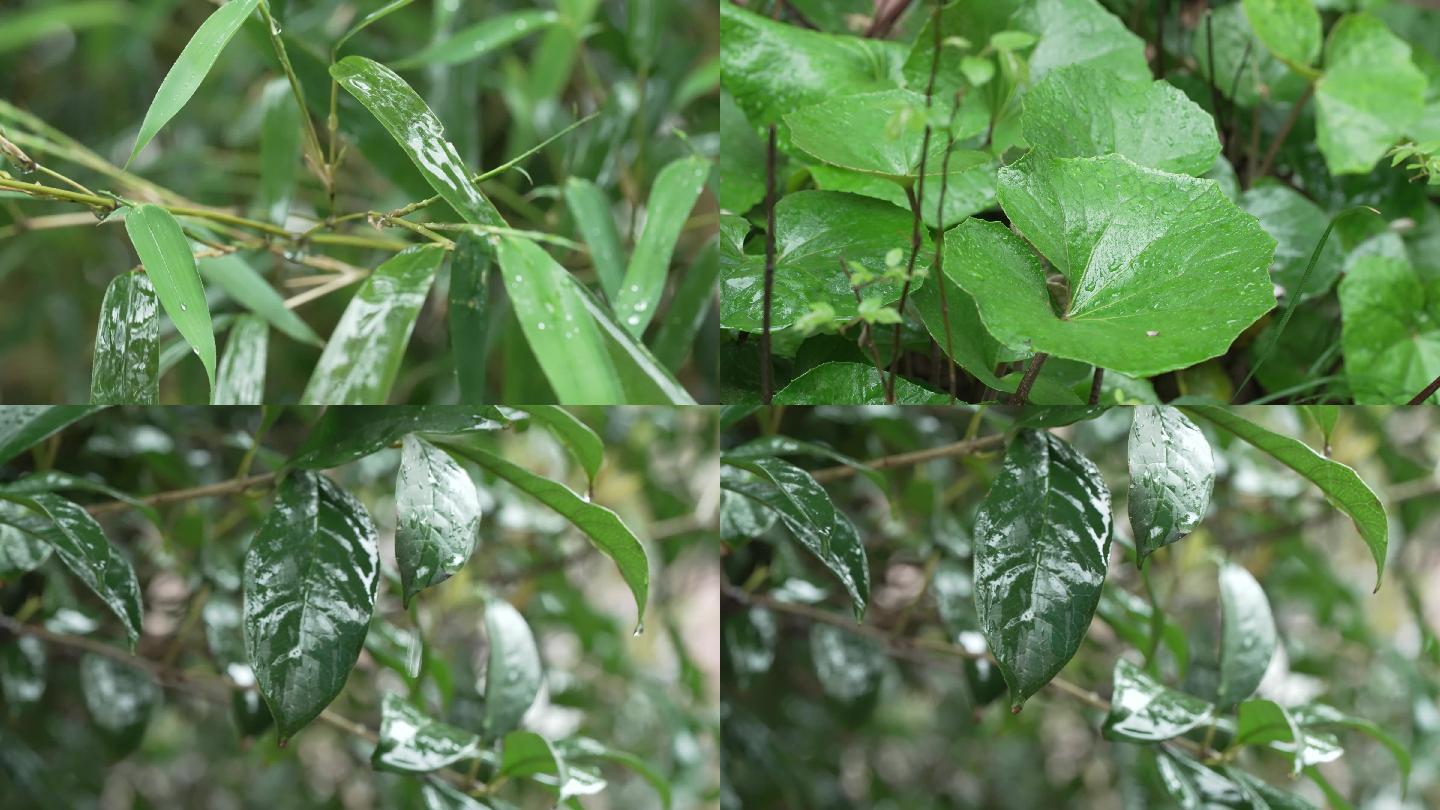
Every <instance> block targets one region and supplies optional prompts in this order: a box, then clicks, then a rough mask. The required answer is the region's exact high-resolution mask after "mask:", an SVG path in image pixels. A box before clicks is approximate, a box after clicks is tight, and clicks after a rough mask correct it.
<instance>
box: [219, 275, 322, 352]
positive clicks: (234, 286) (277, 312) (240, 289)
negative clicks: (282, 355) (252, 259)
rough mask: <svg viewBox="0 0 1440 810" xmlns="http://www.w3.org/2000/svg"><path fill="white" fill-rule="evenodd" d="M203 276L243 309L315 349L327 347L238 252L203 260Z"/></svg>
mask: <svg viewBox="0 0 1440 810" xmlns="http://www.w3.org/2000/svg"><path fill="white" fill-rule="evenodd" d="M200 275H201V276H204V278H205V280H206V281H207V282H209V283H211V284H214V285H215V286H217V287H219V288H220V289H222V290H224V291H225V294H226V295H228V296H230V297H231V298H233V299H235V300H236V301H237V302H238V303H239V304H240V305H241V306H243V307H245V308H246V309H248V310H250V311H251V312H253V313H255V314H256V315H259V316H260V317H262V318H264V319H265V320H267V321H269V322H270V325H271V326H273V327H275V328H276V329H279V330H280V331H281V332H284V333H285V334H287V335H289V336H290V337H292V338H294V339H296V340H298V341H300V342H301V343H309V344H310V345H312V346H323V345H325V341H323V340H321V339H320V336H319V335H317V334H315V330H313V329H311V328H310V325H309V324H307V323H305V322H304V321H302V320H300V316H298V315H296V314H295V313H294V312H292V311H290V310H289V309H286V308H285V299H283V298H281V297H280V293H277V292H275V288H274V287H271V286H270V284H269V283H267V282H266V281H265V279H264V278H262V277H261V275H260V274H259V273H257V272H255V270H254V268H252V267H251V266H250V265H249V263H247V262H246V261H245V260H244V259H242V258H241V257H240V255H239V254H236V253H228V254H226V255H224V256H212V257H209V258H204V259H201V260H200Z"/></svg>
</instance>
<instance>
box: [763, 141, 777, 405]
mask: <svg viewBox="0 0 1440 810" xmlns="http://www.w3.org/2000/svg"><path fill="white" fill-rule="evenodd" d="M774 294H775V125H774V124H771V125H770V138H769V141H768V142H767V143H766V146H765V290H764V300H763V301H762V307H763V314H762V315H761V318H762V321H763V322H762V325H761V331H760V401H761V402H764V403H765V404H766V405H769V404H770V400H771V399H772V398H774V396H775V379H774V376H773V375H774V370H773V369H772V368H771V366H770V362H771V361H770V308H771V304H772V303H773V301H772V299H773V297H774Z"/></svg>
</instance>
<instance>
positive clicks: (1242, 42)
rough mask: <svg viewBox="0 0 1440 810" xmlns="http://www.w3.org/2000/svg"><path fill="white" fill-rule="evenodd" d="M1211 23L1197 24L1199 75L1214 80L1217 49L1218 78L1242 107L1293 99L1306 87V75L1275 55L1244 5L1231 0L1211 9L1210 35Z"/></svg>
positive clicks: (1194, 44)
mask: <svg viewBox="0 0 1440 810" xmlns="http://www.w3.org/2000/svg"><path fill="white" fill-rule="evenodd" d="M1206 25H1207V23H1205V22H1201V23H1200V24H1199V25H1197V26H1195V33H1194V35H1193V36H1192V37H1191V40H1190V53H1192V54H1193V55H1194V57H1195V62H1196V65H1197V67H1198V69H1199V70H1198V73H1199V75H1200V76H1201V77H1202V78H1203V79H1204V80H1205V81H1206V82H1207V83H1208V82H1210V77H1211V75H1212V74H1211V70H1210V52H1211V51H1212V50H1213V51H1214V53H1215V70H1214V74H1213V75H1214V77H1215V79H1214V82H1213V84H1215V85H1216V86H1217V87H1218V88H1219V90H1220V92H1221V93H1222V94H1223V95H1224V96H1225V97H1226V98H1231V99H1232V100H1233V101H1234V102H1235V103H1236V104H1238V105H1240V106H1241V107H1245V108H1247V109H1248V108H1250V107H1253V106H1255V104H1256V102H1258V101H1262V100H1263V101H1264V102H1266V103H1272V102H1275V101H1284V102H1292V101H1295V100H1296V99H1297V98H1299V97H1300V94H1301V93H1303V92H1304V90H1305V84H1306V79H1305V78H1304V77H1302V76H1301V75H1300V74H1298V73H1296V72H1295V71H1293V70H1291V69H1290V68H1289V67H1288V66H1287V65H1286V64H1285V63H1284V62H1281V61H1280V60H1279V59H1277V58H1275V57H1274V56H1272V55H1271V53H1270V51H1269V50H1268V49H1267V48H1266V47H1265V46H1264V45H1262V44H1261V43H1260V38H1259V37H1257V36H1256V35H1255V31H1254V29H1253V28H1252V27H1251V25H1250V21H1249V20H1248V19H1246V17H1245V9H1244V6H1243V5H1242V4H1240V3H1231V4H1229V5H1224V6H1220V7H1218V8H1215V9H1214V10H1212V11H1211V12H1210V22H1209V23H1208V25H1209V27H1210V36H1209V38H1208V39H1207V38H1206V33H1205V32H1206Z"/></svg>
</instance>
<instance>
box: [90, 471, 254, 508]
mask: <svg viewBox="0 0 1440 810" xmlns="http://www.w3.org/2000/svg"><path fill="white" fill-rule="evenodd" d="M273 480H275V473H259V474H258V475H251V476H247V477H244V478H232V479H230V480H229V481H221V482H220V483H218V484H206V485H205V486H201V487H190V488H189V489H174V490H170V491H169V492H158V493H156V494H154V495H147V496H146V497H144V498H139V499H137V500H138V501H139V502H140V503H143V504H145V505H147V506H159V505H160V504H165V503H175V502H176V501H188V500H193V499H195V498H206V497H209V496H211V495H228V494H230V493H232V492H244V491H245V490H247V489H250V488H251V487H258V486H262V485H265V486H268V485H269V484H270V482H271V481H273ZM133 508H134V504H132V503H130V502H129V501H105V502H104V503H97V504H92V505H90V506H87V507H85V511H87V512H89V513H90V514H92V515H106V514H110V513H111V512H123V511H125V510H126V509H133Z"/></svg>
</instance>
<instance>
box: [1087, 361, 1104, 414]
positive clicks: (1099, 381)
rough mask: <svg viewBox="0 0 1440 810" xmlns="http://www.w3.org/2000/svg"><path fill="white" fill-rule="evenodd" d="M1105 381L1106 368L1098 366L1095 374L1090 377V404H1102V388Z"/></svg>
mask: <svg viewBox="0 0 1440 810" xmlns="http://www.w3.org/2000/svg"><path fill="white" fill-rule="evenodd" d="M1104 383H1105V369H1103V368H1101V367H1099V366H1096V367H1095V375H1094V376H1093V377H1091V378H1090V404H1091V405H1099V404H1100V388H1101V386H1102V385H1103V384H1104Z"/></svg>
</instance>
